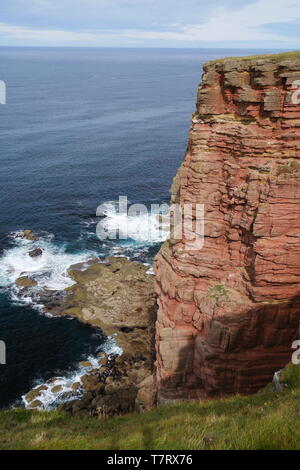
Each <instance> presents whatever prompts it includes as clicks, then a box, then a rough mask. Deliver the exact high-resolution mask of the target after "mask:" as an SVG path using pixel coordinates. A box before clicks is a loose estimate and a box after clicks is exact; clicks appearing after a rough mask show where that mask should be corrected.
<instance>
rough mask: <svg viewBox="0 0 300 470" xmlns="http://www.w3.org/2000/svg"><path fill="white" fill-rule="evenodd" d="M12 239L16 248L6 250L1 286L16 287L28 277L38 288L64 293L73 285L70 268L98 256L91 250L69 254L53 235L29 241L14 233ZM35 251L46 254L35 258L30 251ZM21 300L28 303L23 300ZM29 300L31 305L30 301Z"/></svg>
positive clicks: (0, 270) (0, 264) (0, 269)
mask: <svg viewBox="0 0 300 470" xmlns="http://www.w3.org/2000/svg"><path fill="white" fill-rule="evenodd" d="M13 238H14V242H13V243H14V246H12V247H11V248H9V249H7V250H4V253H3V255H2V256H1V258H0V284H1V285H2V286H5V287H12V286H13V287H15V281H16V279H18V278H19V277H20V276H29V277H30V278H32V279H34V280H35V281H37V283H38V288H41V287H42V288H47V289H50V290H63V289H65V288H66V287H69V286H71V285H73V284H74V281H73V280H72V279H71V278H70V277H69V276H68V273H67V271H68V268H69V267H70V266H71V265H73V264H76V263H81V262H84V261H87V260H88V259H90V258H92V257H94V256H96V255H95V253H92V252H88V251H85V252H80V253H68V252H67V251H66V246H65V245H63V244H61V245H59V244H56V243H54V241H53V237H52V236H46V237H42V238H39V240H37V241H29V240H26V239H24V238H22V237H21V236H18V233H15V234H13ZM36 248H40V249H42V251H43V253H42V255H41V256H37V257H34V258H32V257H31V256H29V251H31V250H34V249H36ZM15 291H16V289H15ZM22 300H23V301H26V299H25V298H24V297H23V298H22ZM27 301H28V302H29V303H30V298H28V299H27Z"/></svg>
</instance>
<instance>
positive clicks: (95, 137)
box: [0, 47, 275, 409]
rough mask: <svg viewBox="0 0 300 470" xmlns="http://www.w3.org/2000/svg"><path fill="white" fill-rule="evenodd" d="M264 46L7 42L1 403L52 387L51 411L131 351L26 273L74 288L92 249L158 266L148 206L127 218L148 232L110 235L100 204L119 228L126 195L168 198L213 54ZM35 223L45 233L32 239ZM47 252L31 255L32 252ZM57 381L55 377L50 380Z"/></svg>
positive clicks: (140, 199)
mask: <svg viewBox="0 0 300 470" xmlns="http://www.w3.org/2000/svg"><path fill="white" fill-rule="evenodd" d="M259 52H264V53H266V52H275V51H258V50H245V49H243V50H236V49H235V50H233V49H122V48H119V49H118V48H42V47H40V48H38V47H37V48H25V47H24V48H21V47H20V48H12V47H10V48H9V47H0V80H2V81H4V82H5V84H6V104H0V215H1V216H0V222H1V223H0V341H2V342H3V343H1V344H2V346H3V345H4V346H5V351H6V357H5V361H2V362H5V364H0V408H9V407H15V406H29V405H28V403H27V402H26V399H24V395H25V394H26V393H27V392H28V391H29V390H30V389H32V388H33V387H37V386H39V385H41V384H45V383H46V387H45V391H44V392H43V399H42V401H43V408H44V409H50V408H51V407H53V406H55V405H56V404H57V403H59V400H60V395H59V394H55V393H54V392H52V389H53V384H54V385H60V386H61V387H62V388H61V389H62V390H63V391H64V392H66V391H68V390H70V387H71V384H72V383H73V382H74V381H76V380H77V379H78V380H80V377H81V376H82V374H84V373H85V372H86V369H85V368H84V367H83V366H82V365H80V362H81V361H86V360H89V361H90V363H91V364H92V366H94V365H95V361H96V359H95V358H96V357H97V355H99V354H101V353H103V352H106V353H107V354H120V353H121V352H122V351H121V350H120V348H119V347H118V344H117V338H114V337H109V338H107V337H106V336H105V335H104V334H103V333H102V332H101V331H100V330H99V329H96V328H92V327H90V326H88V325H84V324H81V323H80V322H79V321H77V320H76V319H72V318H69V317H53V316H51V315H49V314H48V313H47V311H45V309H44V308H43V305H42V304H40V303H38V302H37V301H36V299H35V298H34V296H31V295H30V294H28V293H27V294H26V295H25V294H24V292H23V291H22V290H21V289H20V288H17V287H16V284H15V280H16V279H17V278H18V277H20V276H22V275H23V276H26V275H30V276H31V277H33V278H34V279H35V280H36V281H37V283H38V286H39V287H44V288H46V289H54V290H63V289H64V288H65V287H68V286H70V285H72V280H71V279H70V278H69V277H68V273H67V271H68V268H69V267H70V266H71V265H72V264H75V263H79V262H84V261H87V260H89V259H90V258H93V257H100V259H104V258H105V257H106V256H110V255H111V256H127V257H128V258H130V259H132V260H136V261H139V262H141V263H144V264H146V265H147V266H149V272H151V265H152V262H153V258H154V256H155V254H156V253H157V251H158V249H159V247H160V244H161V242H162V238H161V236H160V235H161V234H160V233H158V234H157V237H156V236H151V239H149V238H148V235H147V233H148V232H147V230H149V227H147V224H145V220H144V216H143V214H140V215H139V214H137V215H135V216H132V217H131V218H130V219H128V218H127V220H125V219H126V217H125V218H124V217H123V219H124V223H127V224H129V225H130V227H131V231H132V232H135V231H136V232H137V233H138V236H137V237H132V239H127V240H122V239H114V240H110V239H107V240H100V239H99V238H98V236H97V234H96V227H97V224H98V223H99V220H100V219H99V217H97V216H96V211H97V207H98V206H99V205H102V207H103V204H104V207H107V210H106V213H105V216H106V218H107V221H108V222H109V224H112V225H114V221H115V220H114V218H115V217H116V215H115V211H114V210H113V208H114V207H115V204H116V201H118V199H119V197H120V196H123V197H127V199H128V204H143V205H145V206H146V207H148V208H149V209H150V206H151V204H163V203H168V202H169V190H170V185H171V182H172V178H173V177H174V176H175V174H176V170H177V168H178V167H179V165H180V163H181V161H182V159H183V156H184V152H185V149H186V146H187V135H188V130H189V127H190V117H191V114H192V112H193V111H194V110H195V101H196V90H197V86H198V84H199V83H200V81H201V75H202V65H203V63H204V62H206V61H208V60H212V59H216V58H219V57H227V56H240V55H252V54H257V53H259ZM25 229H30V230H33V231H34V233H36V234H37V236H38V240H37V241H27V240H24V238H22V236H21V234H22V231H23V230H25ZM35 248H41V249H42V250H43V254H42V256H40V257H38V258H31V257H30V256H29V254H28V253H29V251H31V250H32V249H35ZM52 378H55V379H54V381H53V380H51V379H52Z"/></svg>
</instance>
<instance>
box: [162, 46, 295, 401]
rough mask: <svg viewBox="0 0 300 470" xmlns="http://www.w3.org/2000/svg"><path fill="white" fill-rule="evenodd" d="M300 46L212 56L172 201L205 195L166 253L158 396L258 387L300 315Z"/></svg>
mask: <svg viewBox="0 0 300 470" xmlns="http://www.w3.org/2000/svg"><path fill="white" fill-rule="evenodd" d="M298 80H300V53H294V54H293V55H292V57H290V56H289V55H284V54H283V55H279V56H265V57H253V58H239V59H224V60H220V61H213V62H209V63H207V64H205V65H204V75H203V80H202V84H201V85H200V87H199V90H198V95H197V110H196V112H195V113H194V115H193V118H192V126H191V129H190V133H189V141H188V147H187V151H186V155H185V158H184V162H183V164H182V166H181V167H180V169H179V171H178V173H177V176H176V177H175V179H174V182H173V185H172V191H171V193H172V202H173V203H178V204H179V205H180V206H181V208H183V207H184V205H185V204H188V203H190V204H193V205H195V204H204V219H205V226H204V230H205V232H204V234H205V237H204V245H203V247H202V249H198V250H194V249H189V246H188V239H189V234H188V233H187V232H186V231H185V228H184V227H183V236H182V238H181V239H180V240H176V239H174V238H172V237H171V238H170V240H168V241H167V242H166V243H165V244H164V245H163V246H162V248H161V250H160V252H159V254H158V256H157V258H156V263H155V264H156V266H155V272H156V292H157V294H158V303H159V311H158V320H157V327H156V351H157V383H158V396H159V402H161V403H163V402H166V401H168V400H173V399H176V398H180V399H182V398H185V399H186V398H197V397H210V396H225V395H229V394H232V393H237V392H238V393H253V392H256V391H257V390H259V389H260V388H261V387H263V386H264V385H266V384H267V383H268V382H270V381H271V380H272V376H273V374H274V372H275V371H276V370H278V369H280V368H281V367H282V366H284V365H285V364H286V363H287V362H288V361H289V360H290V358H291V355H292V352H293V351H292V349H291V345H292V342H293V340H294V339H297V338H298V335H299V332H298V330H299V319H300V237H299V235H300V225H299V221H300V204H299V203H300V104H299V103H300V99H299V95H300V93H299V91H298V92H297V87H298V90H299V86H300V81H299V82H298V83H297V81H298Z"/></svg>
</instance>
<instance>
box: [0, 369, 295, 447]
mask: <svg viewBox="0 0 300 470" xmlns="http://www.w3.org/2000/svg"><path fill="white" fill-rule="evenodd" d="M299 371H300V366H291V367H290V369H287V371H286V373H285V380H287V381H288V386H287V387H286V390H285V391H283V392H281V393H279V394H277V393H275V392H273V391H264V392H261V393H259V394H256V395H252V396H247V397H241V396H234V397H232V398H229V399H224V400H213V401H206V402H202V403H192V402H190V403H182V404H176V405H171V406H165V407H159V408H157V409H155V410H153V411H150V412H147V413H145V414H141V415H136V414H131V415H126V416H121V417H115V418H110V419H107V420H96V419H92V418H86V419H82V418H70V417H68V416H66V415H65V414H63V413H58V412H56V411H53V412H37V411H26V410H24V409H16V410H10V411H2V412H0V449H2V450H3V449H42V450H46V449H69V450H70V449H108V450H127V449H128V450H133V449H138V450H140V449H151V450H156V449H160V450H163V449H167V450H180V449H187V450H192V449H299V448H300V386H299V383H300V380H299V379H300V373H299ZM268 388H269V387H268Z"/></svg>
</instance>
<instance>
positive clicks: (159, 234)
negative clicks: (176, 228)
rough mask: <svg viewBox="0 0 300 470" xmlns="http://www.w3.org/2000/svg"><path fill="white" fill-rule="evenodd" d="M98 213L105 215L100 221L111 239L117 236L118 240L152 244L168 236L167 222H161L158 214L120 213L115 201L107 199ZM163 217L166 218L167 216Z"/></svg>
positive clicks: (162, 240) (160, 241)
mask: <svg viewBox="0 0 300 470" xmlns="http://www.w3.org/2000/svg"><path fill="white" fill-rule="evenodd" d="M98 215H102V216H103V217H105V219H104V220H102V221H100V223H101V225H102V227H103V229H104V231H105V233H107V235H108V238H109V239H111V240H114V239H116V236H117V237H118V240H119V239H120V240H124V241H126V240H128V241H130V240H131V241H132V240H133V241H134V242H135V243H136V244H139V245H153V244H156V243H162V242H164V241H165V240H166V239H167V238H168V236H169V226H168V223H165V224H161V223H160V222H159V214H152V213H150V212H147V213H143V212H141V213H140V214H135V215H130V213H129V214H126V213H125V214H122V213H121V214H120V213H119V212H118V208H117V207H116V202H115V201H108V202H106V203H104V204H102V205H101V211H100V212H99V213H98ZM165 218H166V219H167V216H165Z"/></svg>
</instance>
